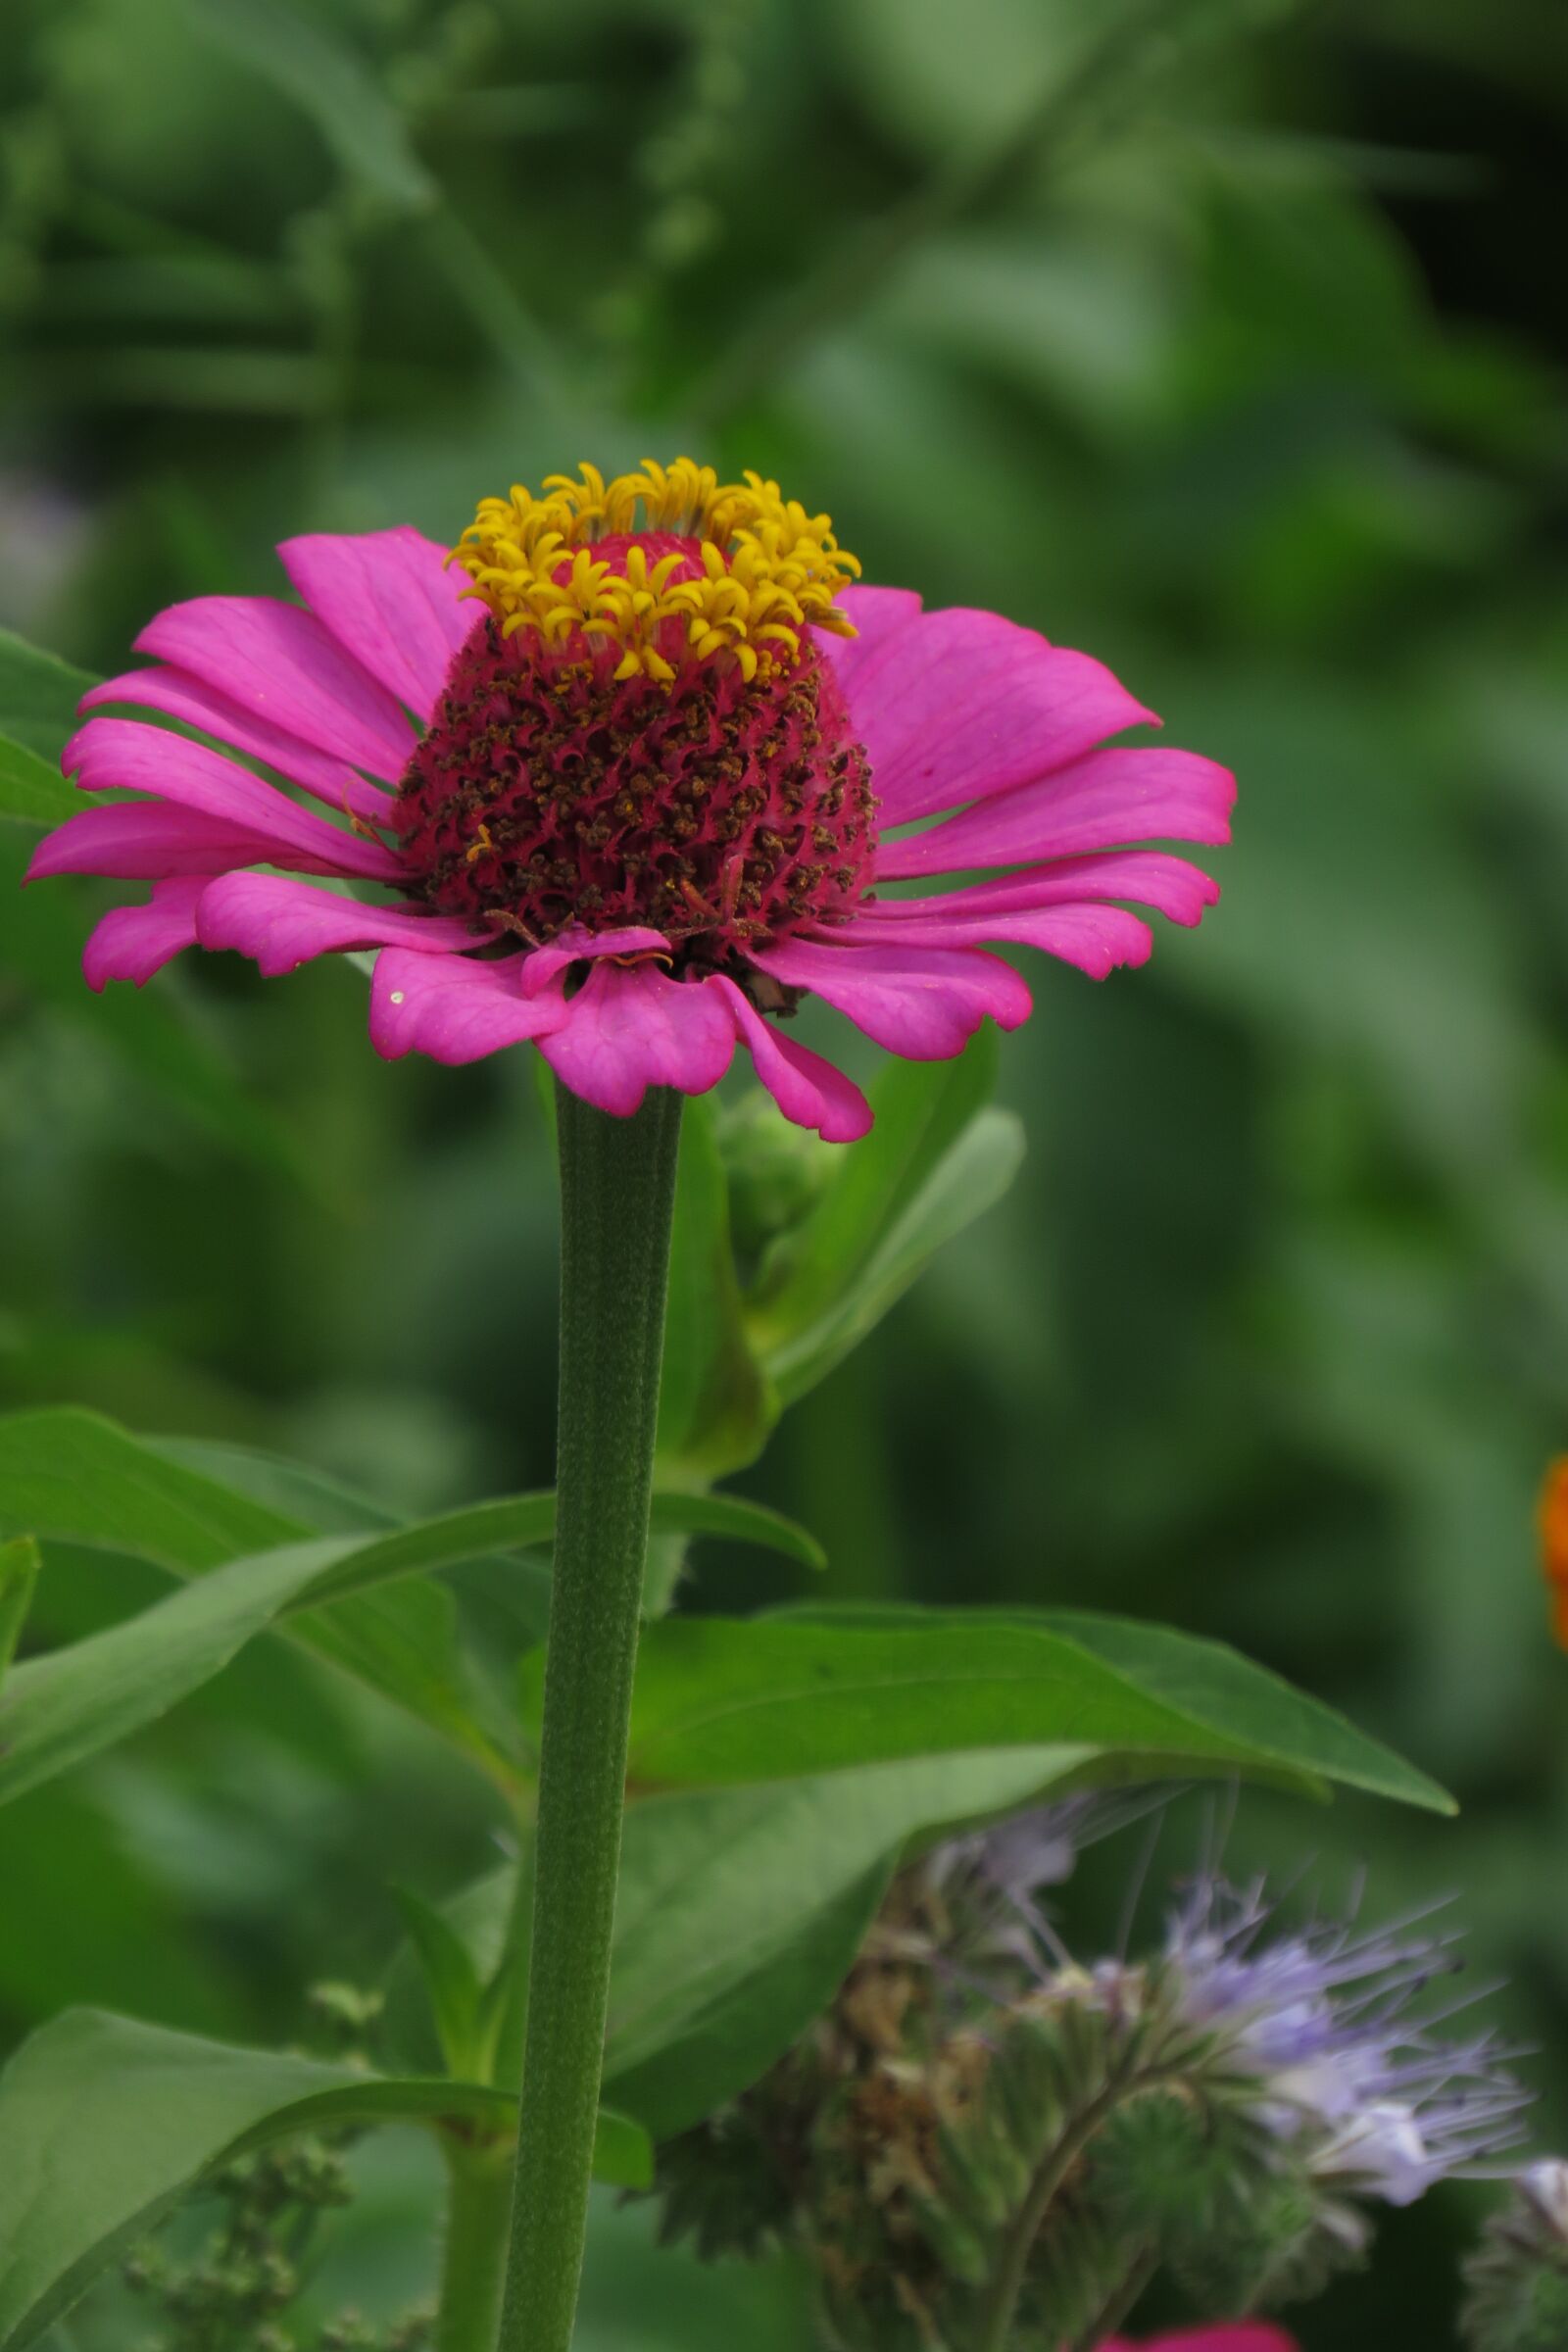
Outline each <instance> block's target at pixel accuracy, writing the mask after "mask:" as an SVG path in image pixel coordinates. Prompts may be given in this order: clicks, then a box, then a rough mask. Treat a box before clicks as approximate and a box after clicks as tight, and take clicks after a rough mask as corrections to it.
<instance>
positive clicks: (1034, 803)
mask: <svg viewBox="0 0 1568 2352" xmlns="http://www.w3.org/2000/svg"><path fill="white" fill-rule="evenodd" d="M1235 798H1236V779H1235V777H1234V776H1233V775H1232V774H1231V772H1230V770H1229V768H1226V767H1221V766H1220V765H1219V764H1218V762H1217V761H1216V760H1205V759H1203V758H1202V756H1201V754H1200V753H1198V752H1167V751H1160V750H1154V749H1149V750H1141V749H1132V748H1126V749H1118V750H1115V751H1108V752H1092V753H1091V754H1090V755H1089V757H1088V759H1086V760H1076V761H1075V762H1074V763H1073V765H1072V766H1071V767H1064V768H1062V769H1060V770H1059V771H1058V772H1057V773H1056V774H1055V775H1051V776H1042V777H1040V778H1039V779H1038V781H1037V782H1035V783H1033V784H1023V785H1020V786H1018V787H1017V788H1016V789H1015V790H1014V791H1012V792H1008V793H1005V794H1003V795H1001V796H1000V797H999V798H997V799H995V800H988V801H984V802H982V803H981V804H980V805H979V806H978V807H977V808H974V809H963V810H962V811H961V812H960V814H958V815H957V816H950V817H949V818H948V820H947V822H946V823H945V824H941V825H933V826H931V827H930V829H929V830H928V831H927V832H924V833H915V834H911V835H910V836H909V838H908V839H907V840H906V841H895V842H883V843H882V845H881V846H880V848H879V849H878V851H877V858H876V872H877V879H878V881H882V882H892V881H897V880H899V879H901V878H902V877H903V876H905V875H912V874H921V875H924V874H942V873H957V872H961V871H962V870H963V869H964V868H966V867H969V866H976V865H1022V864H1025V863H1033V862H1035V861H1036V860H1038V859H1041V858H1060V857H1065V856H1071V855H1072V854H1074V853H1075V852H1080V851H1084V850H1107V849H1113V848H1117V847H1119V846H1120V845H1122V844H1124V843H1127V842H1137V841H1151V840H1152V841H1212V842H1219V841H1229V839H1230V812H1231V805H1232V803H1233V802H1234V801H1235Z"/></svg>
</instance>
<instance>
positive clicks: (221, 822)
mask: <svg viewBox="0 0 1568 2352" xmlns="http://www.w3.org/2000/svg"><path fill="white" fill-rule="evenodd" d="M285 862H286V863H288V864H291V865H295V866H301V867H308V866H309V865H310V860H309V859H308V858H296V857H293V856H291V855H289V853H288V852H287V850H286V849H285V848H284V846H283V845H282V844H280V843H277V842H274V841H268V840H265V839H264V838H263V837H262V836H261V835H260V834H257V833H246V832H243V831H242V830H241V829H240V828H239V827H238V826H237V825H235V824H233V823H231V822H230V821H229V819H228V818H226V817H221V816H203V815H201V814H200V813H199V812H198V811H197V810H196V809H181V808H178V807H176V806H175V805H174V804H173V803H172V802H165V801H112V802H111V803H109V805H108V806H107V807H106V808H102V809H83V810H82V811H81V814H80V815H79V816H68V817H67V818H66V821H65V823H64V824H62V825H56V827H55V829H54V831H53V832H52V833H46V834H45V835H44V837H43V839H42V841H40V842H39V844H38V847H37V848H36V849H35V850H34V851H33V853H32V860H31V862H30V864H29V865H28V867H27V880H28V881H29V882H37V881H40V880H41V879H42V878H43V876H44V875H45V874H109V875H113V876H115V877H116V878H117V879H118V880H121V881H126V882H154V881H157V880H159V879H160V878H161V877H162V876H163V875H165V874H224V873H227V872H228V870H229V869H230V867H231V866H236V865H279V864H283V863H285Z"/></svg>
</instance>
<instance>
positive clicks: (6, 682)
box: [0, 629, 97, 809]
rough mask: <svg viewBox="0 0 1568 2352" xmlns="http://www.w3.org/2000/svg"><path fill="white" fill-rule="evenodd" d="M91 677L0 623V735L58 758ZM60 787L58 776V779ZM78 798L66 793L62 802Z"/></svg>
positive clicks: (46, 756)
mask: <svg viewBox="0 0 1568 2352" xmlns="http://www.w3.org/2000/svg"><path fill="white" fill-rule="evenodd" d="M96 684H97V680H96V679H95V678H93V677H91V676H89V674H88V672H87V671H86V670H84V669H73V667H72V665H71V663H70V662H62V661H61V660H60V658H59V656H58V655H57V654H46V653H44V652H42V651H41V650H40V648H39V647H37V646H35V645H28V644H27V642H26V640H25V638H23V637H18V636H16V635H14V634H13V632H12V631H11V630H10V629H0V735H7V736H9V737H10V739H11V741H12V742H13V743H19V744H21V745H22V746H23V747H24V748H25V750H27V751H29V752H36V753H37V755H38V756H39V758H40V759H42V760H52V761H56V762H58V760H59V758H60V754H61V750H62V748H63V746H64V744H65V741H66V738H67V737H68V736H69V735H70V733H71V731H72V729H73V727H74V725H75V723H76V705H77V704H78V703H79V702H80V700H81V698H82V696H83V695H84V694H85V693H86V692H87V689H88V688H89V687H90V686H94V685H96ZM59 780H60V782H61V785H62V788H63V789H64V783H65V780H64V778H63V777H62V778H60V779H59ZM82 805H83V804H82V803H81V801H80V799H79V797H78V796H77V795H75V794H71V796H70V798H69V802H68V806H69V807H71V808H73V809H74V808H80V807H81V806H82Z"/></svg>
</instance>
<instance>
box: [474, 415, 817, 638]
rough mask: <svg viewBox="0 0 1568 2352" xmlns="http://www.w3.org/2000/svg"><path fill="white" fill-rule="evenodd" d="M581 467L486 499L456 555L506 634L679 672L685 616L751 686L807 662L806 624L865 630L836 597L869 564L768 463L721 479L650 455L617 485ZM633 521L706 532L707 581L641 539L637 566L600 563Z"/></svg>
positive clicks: (632, 553) (693, 535) (629, 560)
mask: <svg viewBox="0 0 1568 2352" xmlns="http://www.w3.org/2000/svg"><path fill="white" fill-rule="evenodd" d="M579 471H580V474H581V479H580V480H578V481H573V480H572V479H571V478H570V477H569V476H568V475H566V474H564V473H553V474H551V475H549V476H548V477H547V479H546V481H545V484H544V489H543V493H542V494H541V495H539V496H535V494H534V492H533V491H531V490H528V489H525V488H524V487H523V486H522V484H521V483H516V482H515V483H514V484H513V487H512V490H511V493H510V495H509V496H508V497H506V498H484V499H481V500H480V501H479V507H478V512H477V513H476V515H475V516H474V519H473V521H472V522H471V523H470V524H469V525H468V528H467V529H466V531H465V532H464V534H463V537H462V538H461V539H460V540H459V542H458V544H457V546H456V547H455V548H454V549H453V551H452V561H453V562H454V563H457V564H461V565H462V566H463V569H464V570H465V571H466V573H467V574H468V577H469V579H470V580H471V581H472V583H473V585H472V586H471V588H469V589H467V590H466V591H465V593H466V595H469V596H476V597H479V598H481V599H482V600H483V602H484V603H485V604H487V605H488V606H489V608H490V610H491V612H492V613H494V614H495V616H496V618H497V619H498V620H499V621H500V623H501V627H502V631H503V634H504V635H506V636H508V637H510V636H512V635H513V633H514V632H515V630H517V629H532V630H535V631H537V633H538V634H539V636H540V637H542V638H543V639H544V641H545V643H546V644H547V645H559V644H560V643H561V642H562V641H563V640H564V639H565V638H567V637H569V636H570V635H571V634H572V633H573V632H574V631H581V633H582V634H583V635H584V636H587V637H600V638H607V639H610V640H611V641H613V643H614V644H616V645H618V646H619V647H620V648H621V649H622V650H621V660H620V662H619V664H618V665H617V667H616V670H615V675H616V677H617V678H631V677H636V676H637V675H638V674H639V672H641V674H642V675H644V676H646V677H651V678H657V679H660V680H662V681H664V682H667V681H668V680H669V679H670V678H672V677H673V676H674V674H675V673H674V671H673V669H672V668H671V666H670V663H669V662H668V660H667V659H666V657H665V654H664V652H663V650H662V647H661V642H660V641H661V638H662V636H663V634H664V629H665V624H666V623H667V622H669V621H671V620H679V621H681V622H683V623H684V625H685V630H686V642H687V645H688V647H689V648H690V650H691V653H692V654H693V656H694V657H695V659H696V660H698V661H699V662H708V661H711V660H714V659H716V658H718V657H720V656H728V657H732V658H733V659H734V661H735V662H738V664H739V666H740V670H741V674H742V676H743V677H744V678H745V679H746V680H747V681H748V683H750V682H751V680H753V679H754V678H760V677H766V676H767V675H768V674H769V673H770V672H771V671H772V670H773V669H774V668H775V667H777V666H778V665H779V664H780V663H781V662H793V661H795V660H796V659H797V658H798V656H799V654H800V650H801V635H800V633H801V631H802V629H803V628H806V627H807V626H810V627H811V628H815V629H826V630H829V631H830V632H831V633H832V634H833V635H834V636H836V637H853V636H854V635H855V629H854V626H853V624H852V623H851V621H850V620H849V618H848V616H847V615H846V614H845V613H843V612H842V611H841V610H840V609H839V607H838V605H837V603H836V602H835V599H836V598H837V597H838V595H839V592H840V591H841V589H843V588H844V587H845V585H846V584H847V582H848V581H850V580H852V579H858V577H859V571H860V566H859V564H858V563H857V562H856V560H855V558H854V557H853V556H852V555H850V554H848V553H847V551H846V550H845V549H843V548H841V547H840V546H839V543H838V541H837V540H836V539H835V538H834V536H833V528H832V521H831V518H830V517H829V516H828V515H808V514H807V512H806V509H805V508H804V507H803V506H802V505H801V504H800V503H799V501H798V500H796V499H786V498H785V497H784V495H783V493H782V491H781V490H780V489H779V486H778V484H777V482H767V481H764V480H763V479H762V477H761V475H760V474H757V473H748V474H747V476H746V478H745V480H744V481H743V482H721V481H720V480H719V478H718V476H717V474H716V473H715V472H714V471H713V468H712V467H711V466H695V465H694V464H693V463H692V461H691V459H690V458H677V459H676V460H675V463H674V464H673V465H672V466H657V465H655V463H654V461H653V459H652V458H645V459H644V460H643V464H642V468H641V470H640V471H639V472H637V473H620V474H616V475H615V477H614V479H613V481H609V482H607V481H606V480H605V478H604V476H603V474H601V473H600V471H599V470H598V468H597V466H582V467H580V468H579ZM626 531H671V532H674V533H675V534H676V535H677V536H678V537H680V538H682V539H695V540H697V541H698V543H699V545H700V547H701V550H702V563H703V572H702V577H701V578H700V579H687V580H677V579H675V578H674V577H673V576H672V575H673V574H674V573H675V572H677V571H678V570H680V569H681V568H682V562H681V558H680V557H679V556H678V555H668V556H663V557H661V558H660V560H659V561H658V562H657V563H655V564H649V562H648V559H647V553H646V551H645V550H644V549H643V548H640V547H633V548H630V549H629V550H628V551H627V554H626V560H625V571H624V574H622V573H621V572H619V571H616V570H614V569H613V567H612V566H611V565H610V564H607V563H605V562H603V561H602V560H601V561H596V560H595V558H594V555H593V546H594V542H595V541H596V540H599V539H604V538H607V537H609V536H611V535H613V534H616V533H620V532H626ZM568 564H569V569H568V568H567V565H568Z"/></svg>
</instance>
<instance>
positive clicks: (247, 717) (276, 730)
mask: <svg viewBox="0 0 1568 2352" xmlns="http://www.w3.org/2000/svg"><path fill="white" fill-rule="evenodd" d="M106 703H137V704H141V705H143V706H144V707H145V708H146V709H148V710H151V711H164V712H165V713H166V714H167V715H168V716H169V717H170V718H178V719H183V720H184V721H185V723H186V725H187V726H193V727H200V728H201V730H202V732H203V734H204V735H216V736H217V737H218V739H219V741H220V742H221V743H223V744H226V745H227V746H228V747H229V749H230V750H232V751H236V752H243V753H244V754H245V756H246V757H247V758H248V759H251V760H265V761H266V763H267V765H268V766H269V767H275V768H276V770H277V772H278V774H279V775H281V776H286V777H287V778H288V780H289V782H290V783H291V784H300V785H303V786H304V788H305V790H306V791H307V792H314V793H315V795H316V797H317V799H318V800H319V801H324V802H325V803H326V805H327V807H328V808H329V809H346V810H348V811H349V812H350V813H351V814H352V815H355V816H363V817H365V818H367V819H368V821H369V822H370V823H371V824H385V823H386V822H387V819H388V818H389V816H390V815H391V812H392V806H393V804H392V799H391V795H390V794H389V793H385V792H383V791H382V790H381V787H380V786H379V785H378V784H367V782H366V781H365V778H364V777H363V776H361V775H359V774H357V773H356V771H355V770H354V769H353V768H352V767H350V766H348V765H347V763H346V762H345V761H344V760H334V759H332V758H331V757H330V756H329V755H328V754H327V753H325V752H313V751H312V750H311V748H310V746H309V745H308V744H304V743H301V742H300V740H299V738H298V736H296V735H286V734H285V733H284V732H283V729H282V728H281V727H275V726H273V725H272V723H271V721H270V719H265V718H257V717H256V716H255V714H254V713H253V712H251V711H242V710H241V709H240V707H239V705H238V703H232V702H230V701H229V699H228V696H227V695H226V694H219V693H218V692H217V691H216V689H215V688H213V687H211V686H204V685H203V683H202V681H201V679H200V678H194V677H192V676H190V675H189V673H188V672H187V671H185V670H182V669H167V668H166V669H129V670H126V671H125V673H124V675H123V677H119V678H107V679H105V681H104V683H103V685H101V686H95V687H94V688H93V690H92V692H91V693H90V694H84V695H83V696H82V698H81V709H82V710H83V711H97V710H101V709H102V708H103V706H104V705H105V704H106Z"/></svg>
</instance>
